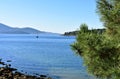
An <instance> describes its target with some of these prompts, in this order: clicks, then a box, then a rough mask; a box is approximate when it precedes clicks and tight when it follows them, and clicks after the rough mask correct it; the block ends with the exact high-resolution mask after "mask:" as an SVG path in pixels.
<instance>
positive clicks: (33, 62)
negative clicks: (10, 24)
mask: <svg viewBox="0 0 120 79" xmlns="http://www.w3.org/2000/svg"><path fill="white" fill-rule="evenodd" d="M38 36H39V38H36V34H1V35H0V57H1V58H2V59H3V61H7V60H12V62H11V64H12V67H15V68H17V69H18V71H22V72H23V73H25V72H27V73H28V74H32V75H34V74H35V73H38V74H45V75H49V76H52V77H53V78H54V79H93V77H92V76H90V75H89V74H88V73H87V71H86V68H85V67H84V66H83V60H82V58H81V57H80V56H77V55H76V54H75V53H74V52H73V51H72V50H71V48H70V44H72V43H73V42H74V41H75V37H74V36H61V35H57V34H53V35H50V34H39V35H38Z"/></svg>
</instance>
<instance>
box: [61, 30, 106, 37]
mask: <svg viewBox="0 0 120 79" xmlns="http://www.w3.org/2000/svg"><path fill="white" fill-rule="evenodd" d="M78 32H79V31H71V32H65V33H64V34H63V35H65V36H76V35H77V34H78ZM89 32H94V33H99V34H102V33H103V32H105V29H92V30H89Z"/></svg>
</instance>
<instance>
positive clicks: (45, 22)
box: [0, 0, 102, 33]
mask: <svg viewBox="0 0 120 79" xmlns="http://www.w3.org/2000/svg"><path fill="white" fill-rule="evenodd" d="M0 23H3V24H6V25H9V26H12V27H20V28H21V27H33V28H36V29H39V30H41V31H48V32H56V33H64V32H66V31H73V30H76V29H78V28H79V26H80V24H82V23H86V24H87V25H88V26H89V28H102V23H101V22H100V20H99V16H98V15H97V13H96V0H0Z"/></svg>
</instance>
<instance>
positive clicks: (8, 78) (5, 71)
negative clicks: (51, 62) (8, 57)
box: [0, 60, 52, 79]
mask: <svg viewBox="0 0 120 79" xmlns="http://www.w3.org/2000/svg"><path fill="white" fill-rule="evenodd" d="M0 65H1V66H0V79H52V78H51V77H47V76H46V75H39V76H32V75H26V74H23V73H21V72H18V71H17V69H16V68H12V67H11V64H5V63H4V62H2V61H1V60H0Z"/></svg>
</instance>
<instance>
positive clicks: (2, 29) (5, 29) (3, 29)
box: [0, 23, 48, 34]
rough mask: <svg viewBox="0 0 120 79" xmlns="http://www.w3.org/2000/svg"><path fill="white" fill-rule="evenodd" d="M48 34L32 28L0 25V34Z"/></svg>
mask: <svg viewBox="0 0 120 79" xmlns="http://www.w3.org/2000/svg"><path fill="white" fill-rule="evenodd" d="M40 33H48V32H44V31H39V30H37V29H34V28H30V27H25V28H13V27H10V26H8V25H5V24H2V23H0V34H40Z"/></svg>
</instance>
